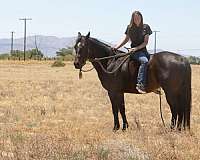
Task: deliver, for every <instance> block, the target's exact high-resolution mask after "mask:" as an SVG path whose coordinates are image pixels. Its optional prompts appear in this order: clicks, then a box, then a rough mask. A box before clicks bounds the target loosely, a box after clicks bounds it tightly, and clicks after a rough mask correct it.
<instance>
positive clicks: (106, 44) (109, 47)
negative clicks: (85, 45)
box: [90, 37, 124, 54]
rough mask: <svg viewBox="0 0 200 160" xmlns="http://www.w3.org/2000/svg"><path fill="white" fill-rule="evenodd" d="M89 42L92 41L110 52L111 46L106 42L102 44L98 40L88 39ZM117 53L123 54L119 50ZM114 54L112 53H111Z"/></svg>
mask: <svg viewBox="0 0 200 160" xmlns="http://www.w3.org/2000/svg"><path fill="white" fill-rule="evenodd" d="M90 40H92V41H93V42H94V43H96V44H98V45H99V46H101V47H103V48H106V49H107V50H109V51H111V45H110V44H109V43H108V42H103V41H102V40H99V39H97V38H92V37H90ZM118 52H119V53H124V52H123V51H121V50H118ZM113 54H114V53H113Z"/></svg>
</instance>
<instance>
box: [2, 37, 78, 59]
mask: <svg viewBox="0 0 200 160" xmlns="http://www.w3.org/2000/svg"><path fill="white" fill-rule="evenodd" d="M75 38H76V37H64V38H58V37H56V36H42V35H38V36H36V42H37V46H38V48H39V49H40V50H41V51H42V53H43V54H44V55H45V56H49V57H52V56H55V55H56V51H58V50H59V49H60V48H64V47H72V46H73V44H74V41H75ZM10 41H11V40H10V39H0V53H9V52H10V44H11V42H10ZM23 44H24V39H23V38H19V39H14V47H13V48H14V50H23ZM32 48H35V36H29V37H27V50H28V49H32Z"/></svg>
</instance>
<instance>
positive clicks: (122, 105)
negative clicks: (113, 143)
mask: <svg viewBox="0 0 200 160" xmlns="http://www.w3.org/2000/svg"><path fill="white" fill-rule="evenodd" d="M118 101H119V110H120V114H121V116H122V120H123V128H122V130H123V131H125V130H126V128H128V122H127V119H126V113H125V103H124V93H121V94H120V95H119V97H118Z"/></svg>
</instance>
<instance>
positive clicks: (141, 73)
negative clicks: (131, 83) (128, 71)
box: [130, 51, 148, 86]
mask: <svg viewBox="0 0 200 160" xmlns="http://www.w3.org/2000/svg"><path fill="white" fill-rule="evenodd" d="M147 55H148V53H146V52H144V51H141V52H136V53H133V54H131V56H130V57H131V59H134V60H137V61H139V62H140V67H139V70H138V76H137V83H138V84H143V85H144V86H146V78H147V75H146V74H147V73H146V72H147V63H148V58H147Z"/></svg>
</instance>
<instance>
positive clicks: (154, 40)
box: [153, 31, 160, 53]
mask: <svg viewBox="0 0 200 160" xmlns="http://www.w3.org/2000/svg"><path fill="white" fill-rule="evenodd" d="M153 32H154V33H155V34H154V36H155V37H154V53H156V33H157V32H160V31H153Z"/></svg>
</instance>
